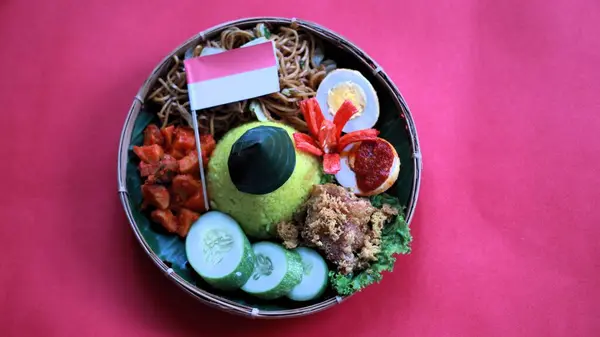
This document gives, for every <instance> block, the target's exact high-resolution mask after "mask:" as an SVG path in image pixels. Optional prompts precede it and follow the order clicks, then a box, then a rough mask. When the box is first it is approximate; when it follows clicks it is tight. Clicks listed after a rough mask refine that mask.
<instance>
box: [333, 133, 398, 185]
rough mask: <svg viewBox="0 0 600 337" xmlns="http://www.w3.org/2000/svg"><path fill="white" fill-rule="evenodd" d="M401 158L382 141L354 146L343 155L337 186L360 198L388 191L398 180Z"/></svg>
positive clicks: (366, 142)
mask: <svg viewBox="0 0 600 337" xmlns="http://www.w3.org/2000/svg"><path fill="white" fill-rule="evenodd" d="M399 173H400V157H398V153H397V152H396V149H395V148H394V147H393V146H392V144H390V143H389V142H388V141H386V140H385V139H382V138H377V139H375V140H368V141H362V142H357V143H352V144H350V145H348V146H346V148H345V149H344V150H343V151H342V153H341V154H340V170H339V172H338V173H336V175H335V179H336V180H337V182H338V183H339V184H340V185H342V186H343V187H345V188H348V189H349V190H350V191H351V192H353V193H354V194H356V195H359V196H371V195H376V194H380V193H383V192H385V191H387V190H388V189H389V188H390V187H392V185H394V183H395V182H396V180H397V179H398V174H399Z"/></svg>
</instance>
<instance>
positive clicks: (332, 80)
mask: <svg viewBox="0 0 600 337" xmlns="http://www.w3.org/2000/svg"><path fill="white" fill-rule="evenodd" d="M343 82H352V83H355V84H356V85H358V86H359V87H360V88H361V89H362V90H363V91H364V94H365V98H366V105H365V108H364V110H363V112H362V114H361V115H360V116H358V117H356V118H353V119H351V120H349V121H348V123H346V125H345V126H344V128H343V130H342V131H343V132H345V133H348V132H352V131H357V130H364V129H370V128H372V127H373V126H374V125H375V123H377V120H378V119H379V99H378V98H377V93H376V92H375V88H373V85H372V84H371V82H369V80H367V79H366V77H364V76H363V75H362V74H361V73H360V72H358V71H356V70H351V69H336V70H333V71H332V72H330V73H329V74H328V75H327V76H325V78H324V79H323V81H322V82H321V84H320V85H319V88H318V89H317V96H316V98H317V101H318V102H319V106H320V107H321V111H322V112H323V116H324V117H325V118H326V119H328V120H333V117H334V116H333V115H332V114H331V113H329V105H328V103H327V97H328V95H329V91H330V90H331V89H333V88H334V87H335V86H336V85H337V84H340V83H343Z"/></svg>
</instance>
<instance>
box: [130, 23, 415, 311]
mask: <svg viewBox="0 0 600 337" xmlns="http://www.w3.org/2000/svg"><path fill="white" fill-rule="evenodd" d="M258 23H266V24H271V25H274V26H277V25H289V24H292V23H296V24H297V25H298V26H299V28H301V29H303V30H305V31H308V32H310V33H312V34H314V35H315V36H316V37H318V38H320V39H323V40H325V41H327V42H329V43H331V44H333V45H335V46H338V47H340V48H342V49H344V50H345V51H347V52H350V53H351V54H352V55H353V56H354V57H355V58H356V60H358V61H360V62H362V63H363V64H364V65H366V66H367V67H368V68H370V69H371V70H372V71H373V74H374V75H375V77H376V78H377V80H379V81H380V82H381V83H380V84H383V85H384V86H385V88H386V89H387V90H389V92H390V93H391V94H392V96H393V97H394V101H395V105H396V107H397V111H399V112H400V117H401V118H403V119H404V120H405V123H406V126H407V132H408V134H409V135H410V138H411V139H410V144H411V150H412V153H413V158H412V159H413V163H412V164H413V165H414V176H413V188H412V191H411V195H410V198H409V202H408V204H407V209H406V221H407V222H408V223H409V224H410V221H411V220H412V216H413V214H414V209H415V207H416V204H417V199H418V193H419V184H420V178H421V171H422V159H421V153H420V148H419V142H418V137H417V131H416V128H415V125H414V122H413V119H412V116H411V114H410V111H409V109H408V106H407V105H406V103H405V100H404V98H403V97H402V95H401V94H400V92H399V90H398V88H397V87H396V86H395V85H394V83H392V81H390V79H389V77H388V76H387V75H386V74H385V72H384V71H383V69H382V68H381V67H380V66H379V65H378V64H377V63H376V62H374V61H373V60H372V59H371V58H370V57H369V56H368V55H367V54H366V53H364V52H363V51H362V50H360V49H359V48H358V47H356V46H355V45H353V44H352V43H350V42H349V41H348V40H346V39H344V38H343V37H341V36H340V35H338V34H335V33H333V32H332V31H330V30H328V29H326V28H324V27H321V26H319V25H317V24H314V23H311V22H306V21H302V20H296V19H287V18H277V17H268V18H248V19H242V20H237V21H231V22H226V23H223V24H220V25H217V26H214V27H212V28H209V29H207V30H205V31H203V32H201V33H199V34H197V35H195V36H193V37H192V38H190V39H189V40H187V41H186V42H184V43H183V44H182V45H180V46H179V47H177V48H176V49H175V50H174V51H173V52H172V53H170V54H169V55H168V56H167V57H165V58H164V59H163V60H162V61H161V62H160V63H159V65H158V66H157V67H156V68H155V69H154V70H153V71H152V73H151V74H150V76H149V78H148V79H147V80H146V81H145V82H144V84H143V85H142V87H141V88H140V90H139V91H138V93H137V95H136V96H135V98H134V101H133V104H132V105H131V108H130V110H129V113H128V114H127V118H126V120H125V125H124V127H123V130H122V133H121V141H120V144H119V157H118V185H119V186H118V191H119V196H120V199H121V203H122V205H123V208H124V210H125V213H126V216H127V218H128V219H129V223H130V225H131V228H132V229H133V231H134V233H135V235H136V237H137V239H138V241H139V242H140V244H141V246H142V248H143V249H144V250H145V252H146V253H147V254H148V256H149V257H150V258H151V259H152V261H154V263H155V264H156V265H157V266H158V267H159V268H160V269H161V270H162V271H163V273H165V275H166V276H167V277H168V278H169V279H171V280H172V281H174V282H175V284H177V285H178V286H179V287H180V288H181V289H183V290H184V291H185V292H187V293H188V294H190V295H191V296H193V297H195V298H197V299H199V300H201V301H202V302H204V303H206V304H208V305H209V306H212V307H215V308H217V309H221V310H224V311H227V312H229V313H232V314H237V315H242V316H246V317H253V318H285V317H294V316H303V315H307V314H311V313H316V312H319V311H321V310H324V309H327V308H329V307H331V306H333V305H335V304H338V303H341V302H342V301H343V300H344V298H343V297H339V296H337V297H333V298H329V299H327V300H324V301H322V302H320V303H317V304H314V305H310V306H306V307H303V308H298V309H288V310H270V311H261V310H258V309H257V308H252V307H250V306H246V305H242V304H239V303H236V302H234V301H231V300H228V299H226V298H223V297H221V296H217V295H214V294H211V293H210V292H207V291H205V290H203V289H200V288H198V287H196V286H195V285H194V284H191V283H189V282H188V281H186V280H184V279H183V278H181V277H180V276H179V275H177V274H176V273H174V272H173V269H171V268H170V267H169V266H168V265H166V264H165V263H164V262H163V261H162V260H161V259H160V258H159V257H158V255H157V254H155V253H154V252H153V251H152V249H151V247H150V246H149V245H148V244H147V242H146V241H145V240H144V238H143V236H142V235H141V233H140V231H139V229H138V226H137V224H136V222H135V219H134V217H133V215H132V208H131V205H130V202H129V198H128V193H127V185H126V178H127V177H126V175H127V157H128V151H129V147H130V142H131V135H132V131H133V126H134V122H135V120H136V118H137V117H138V115H139V113H140V111H141V109H142V107H143V104H144V101H145V98H146V97H147V95H148V93H149V91H150V90H151V89H152V88H153V87H154V85H155V83H156V81H157V80H158V78H159V77H160V76H162V75H164V74H165V73H166V72H167V71H168V69H169V68H170V67H171V66H172V62H173V60H172V57H173V55H178V56H182V55H183V54H184V52H185V50H187V49H188V48H190V47H191V46H195V45H197V44H199V43H201V42H203V41H206V40H209V39H213V38H216V37H218V36H219V34H220V33H221V32H222V31H223V30H225V29H227V28H230V27H233V26H236V27H239V28H242V29H247V28H250V27H253V26H254V25H256V24H258Z"/></svg>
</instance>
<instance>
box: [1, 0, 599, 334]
mask: <svg viewBox="0 0 600 337" xmlns="http://www.w3.org/2000/svg"><path fill="white" fill-rule="evenodd" d="M80 3H83V2H80V1H65V0H60V1H58V0H57V1H35V2H34V1H11V0H3V1H0V74H1V78H2V79H1V80H0V88H1V90H0V102H2V104H1V107H2V110H1V114H2V119H1V120H0V139H1V144H2V146H0V157H1V158H2V159H1V165H0V176H2V178H3V179H2V193H0V210H1V211H0V212H1V213H0V215H1V218H2V224H1V226H0V239H1V240H2V244H1V247H2V248H1V249H2V258H1V259H0V295H1V296H0V331H2V332H1V333H0V334H1V335H2V336H166V335H169V336H242V335H244V336H333V335H334V334H338V333H340V334H342V335H343V336H420V337H422V336H435V337H439V336H598V335H599V334H600V310H599V309H600V307H599V305H598V300H599V299H600V287H599V285H600V282H599V281H600V275H599V274H600V265H599V263H600V262H599V261H600V259H599V258H600V226H599V225H600V224H599V222H600V221H599V220H600V209H599V208H597V207H596V206H597V202H598V200H600V188H599V187H600V174H599V173H600V170H599V166H600V156H599V155H598V154H599V151H600V141H599V131H600V113H599V108H600V95H599V93H600V81H599V75H600V38H599V36H600V34H599V31H600V11H599V9H600V8H599V7H600V3H598V2H597V1H594V0H590V1H585V2H584V1H575V2H573V1H566V0H565V1H540V0H535V1H517V0H514V1H513V0H511V1H478V0H470V1H438V2H430V1H412V2H408V1H407V2H404V1H402V2H399V1H377V2H373V3H372V4H368V2H366V1H326V0H325V1H321V3H320V4H319V5H309V4H301V2H300V1H296V2H290V1H279V2H276V1H255V2H253V3H251V2H249V1H216V2H211V3H210V4H208V3H206V2H201V1H198V0H193V1H119V2H116V1H115V2H113V3H109V2H108V1H106V0H103V1H86V2H85V5H82V4H80ZM260 15H281V16H288V17H292V16H296V17H299V18H304V19H308V20H313V21H316V22H319V23H321V24H323V25H325V26H327V27H329V28H331V29H333V30H334V31H337V32H339V33H341V34H342V35H344V36H346V37H348V38H349V39H350V40H352V41H354V42H356V43H357V44H358V45H359V46H360V47H362V48H363V49H364V50H365V51H367V53H369V54H370V55H371V56H373V57H374V58H375V59H376V60H377V61H378V62H379V63H380V64H381V65H382V66H383V67H384V69H386V71H387V72H388V74H389V75H390V76H391V77H392V79H393V80H394V81H395V82H396V84H397V85H398V86H399V88H400V89H401V91H402V92H403V94H404V95H405V97H406V99H407V101H408V103H409V105H410V107H411V109H412V112H413V114H414V118H415V120H416V123H417V127H418V131H419V136H420V139H421V142H422V149H423V156H424V166H425V170H424V173H423V183H422V189H421V197H420V200H419V204H418V207H417V212H416V216H415V219H414V221H413V223H412V227H413V233H414V237H415V242H414V246H413V250H414V252H413V254H412V255H410V256H409V257H403V258H401V259H400V260H399V261H398V263H397V265H396V271H395V272H394V273H393V274H387V275H386V276H385V278H384V281H383V282H382V283H381V284H379V285H377V286H373V287H371V288H369V289H368V290H366V291H364V292H363V293H361V294H359V295H357V296H355V297H353V298H351V299H349V300H348V301H347V302H346V303H344V304H342V305H340V306H337V307H335V308H333V309H330V310H328V311H325V312H322V313H320V314H317V315H314V316H309V317H306V318H299V319H293V320H286V321H252V320H248V319H243V318H238V317H234V316H230V315H228V314H225V313H222V312H219V311H216V310H214V309H210V308H208V307H205V306H204V305H202V304H201V303H199V302H196V301H195V300H193V299H192V298H190V297H188V296H187V295H185V294H183V293H182V292H181V291H180V290H179V289H177V288H176V287H175V286H174V285H172V284H171V283H170V282H169V281H168V280H167V279H166V278H165V277H163V276H162V275H161V274H160V272H159V271H158V270H157V269H156V268H155V267H154V266H153V265H152V263H151V262H150V261H149V259H148V258H146V256H144V254H143V253H142V250H141V248H140V247H139V246H138V244H137V242H136V241H135V240H134V236H133V234H132V233H131V231H130V229H129V225H128V223H127V221H126V218H125V216H124V214H123V211H122V209H121V205H120V203H119V201H118V198H117V180H116V160H117V146H118V140H119V134H120V131H121V127H122V125H123V122H124V119H125V115H126V113H127V111H128V108H129V106H130V104H131V102H132V100H133V97H134V95H135V93H136V92H137V90H138V88H139V87H140V85H141V84H142V82H143V81H144V79H145V78H146V77H147V76H148V75H149V74H150V71H151V70H152V68H153V67H154V66H155V65H156V64H157V63H158V62H159V61H160V60H161V59H162V58H163V57H164V55H166V54H167V53H169V52H170V51H171V50H172V49H173V48H174V47H175V46H177V45H178V44H179V43H181V42H182V41H184V40H185V39H187V38H188V37H190V36H191V35H193V34H195V33H196V32H198V31H200V30H203V29H206V28H208V27H209V26H212V25H214V24H218V23H220V22H222V21H226V20H230V19H235V18H239V17H246V16H260Z"/></svg>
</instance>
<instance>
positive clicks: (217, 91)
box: [184, 41, 280, 110]
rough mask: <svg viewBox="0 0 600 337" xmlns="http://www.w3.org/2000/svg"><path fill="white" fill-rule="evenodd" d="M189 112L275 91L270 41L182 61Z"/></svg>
mask: <svg viewBox="0 0 600 337" xmlns="http://www.w3.org/2000/svg"><path fill="white" fill-rule="evenodd" d="M184 65H185V72H186V76H187V83H188V95H189V98H190V108H191V110H200V109H205V108H210V107H214V106H218V105H222V104H227V103H232V102H237V101H242V100H245V99H249V98H254V97H259V96H264V95H268V94H271V93H274V92H278V91H279V89H280V88H279V76H278V74H277V70H278V63H277V55H276V54H275V45H274V44H273V41H266V42H264V43H259V44H255V45H251V46H246V47H243V48H237V49H232V50H228V51H225V52H222V53H218V54H213V55H205V56H199V57H195V58H191V59H187V60H185V61H184Z"/></svg>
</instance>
